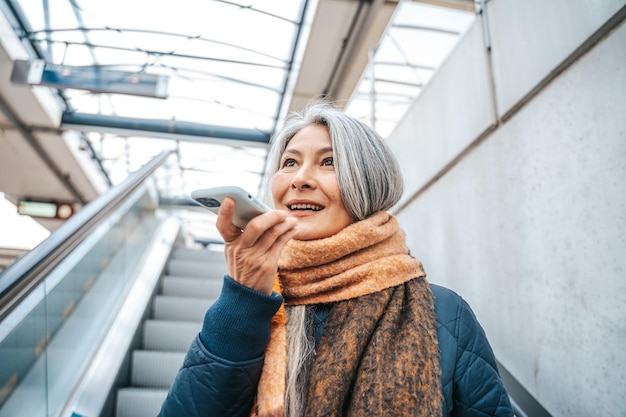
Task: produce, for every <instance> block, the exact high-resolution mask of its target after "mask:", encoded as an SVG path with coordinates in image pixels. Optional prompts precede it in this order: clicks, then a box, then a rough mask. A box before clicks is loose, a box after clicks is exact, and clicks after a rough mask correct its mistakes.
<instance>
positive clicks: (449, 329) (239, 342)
mask: <svg viewBox="0 0 626 417" xmlns="http://www.w3.org/2000/svg"><path fill="white" fill-rule="evenodd" d="M431 289H432V292H433V295H434V297H435V312H436V316H437V337H438V340H439V350H440V363H441V371H442V391H443V397H444V404H443V411H444V416H476V417H484V416H507V417H510V416H513V412H512V409H511V405H510V402H509V397H508V395H507V393H506V391H505V389H504V386H503V385H502V381H501V379H500V376H499V374H498V369H497V365H496V361H495V358H494V355H493V351H492V350H491V347H490V346H489V342H488V341H487V338H486V336H485V333H484V331H483V329H482V328H481V326H480V324H479V323H478V321H477V320H476V317H475V316H474V313H473V312H472V310H471V309H470V307H469V305H468V304H467V303H466V302H465V301H464V300H463V299H462V298H461V297H460V296H458V295H457V294H456V293H454V292H452V291H450V290H448V289H446V288H443V287H440V286H437V285H433V284H431ZM281 302H282V298H281V297H280V296H279V295H278V294H273V295H272V296H267V295H264V294H259V293H256V292H254V291H252V290H250V289H248V288H246V287H243V286H241V285H239V284H237V283H236V282H235V281H233V280H232V279H230V278H229V277H225V279H224V287H223V289H222V294H221V295H220V297H219V298H218V300H217V301H216V302H215V303H214V304H213V305H212V306H211V307H210V308H209V310H208V311H207V314H206V316H205V320H204V324H203V328H202V331H201V332H200V334H199V335H198V336H197V337H196V338H195V340H194V341H193V343H192V344H191V347H190V348H189V351H188V353H187V356H186V358H185V361H184V363H183V366H182V368H181V369H180V370H179V372H178V375H177V376H176V379H175V381H174V384H173V385H172V387H171V388H170V391H169V393H168V395H167V398H166V400H165V402H164V403H163V406H162V409H161V413H160V414H159V417H183V416H184V417H195V416H197V417H200V416H202V417H213V416H216V417H218V416H219V417H230V416H233V417H235V416H237V417H248V416H249V414H250V410H251V408H252V402H253V400H254V396H255V391H256V386H257V383H258V381H259V378H260V375H261V368H262V366H263V350H264V347H265V344H266V343H267V340H268V338H269V320H270V319H271V317H272V316H273V315H274V313H275V312H276V311H277V310H278V307H279V306H280V304H281ZM326 315H327V312H326V313H324V312H323V310H322V314H318V315H317V316H316V324H317V327H318V335H321V332H322V331H323V327H324V320H325V318H326ZM225 358H228V359H225Z"/></svg>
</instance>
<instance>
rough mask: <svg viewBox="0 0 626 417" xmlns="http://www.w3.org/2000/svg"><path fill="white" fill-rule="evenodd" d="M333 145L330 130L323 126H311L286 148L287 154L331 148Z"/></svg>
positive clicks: (296, 136) (304, 129)
mask: <svg viewBox="0 0 626 417" xmlns="http://www.w3.org/2000/svg"><path fill="white" fill-rule="evenodd" d="M331 147H332V143H331V140H330V134H329V133H328V128H327V127H326V126H323V125H318V124H310V125H308V126H305V127H304V128H302V129H301V130H300V131H299V132H298V133H296V134H295V135H294V136H293V137H292V138H291V140H290V141H289V142H288V143H287V146H286V147H285V152H287V151H293V150H305V149H320V148H326V149H328V148H331Z"/></svg>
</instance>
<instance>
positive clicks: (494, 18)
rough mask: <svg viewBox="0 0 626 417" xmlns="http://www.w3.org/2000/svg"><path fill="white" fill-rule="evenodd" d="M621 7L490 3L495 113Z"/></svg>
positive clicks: (615, 2)
mask: <svg viewBox="0 0 626 417" xmlns="http://www.w3.org/2000/svg"><path fill="white" fill-rule="evenodd" d="M624 5H626V1H625V0H601V1H589V0H550V1H545V0H524V1H519V0H496V1H493V2H491V3H489V8H488V21H489V30H490V34H491V39H492V56H493V68H494V78H495V83H496V95H497V100H498V101H497V102H498V111H499V115H500V116H503V115H504V114H506V113H507V112H508V111H509V110H511V108H512V107H513V106H515V105H516V104H518V102H519V101H520V100H522V99H523V98H524V96H526V95H527V94H528V93H529V92H531V90H533V89H534V88H535V87H536V86H537V85H538V84H539V83H540V82H541V80H542V79H544V78H545V77H546V76H548V74H550V72H551V71H553V70H554V69H555V68H556V67H557V66H558V65H559V64H561V62H562V61H563V60H565V58H567V57H568V56H569V55H570V54H571V53H572V52H574V51H575V50H576V48H578V47H579V46H580V45H581V44H582V43H583V42H584V41H585V40H587V39H588V38H589V37H590V36H591V35H592V34H593V33H594V32H595V31H597V30H598V29H599V28H600V27H601V26H602V25H603V24H604V23H605V22H606V21H607V20H608V19H609V18H611V16H613V15H614V14H615V13H616V12H618V11H619V10H620V9H621V8H622V7H624Z"/></svg>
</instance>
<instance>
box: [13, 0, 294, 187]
mask: <svg viewBox="0 0 626 417" xmlns="http://www.w3.org/2000/svg"><path fill="white" fill-rule="evenodd" d="M6 3H7V4H8V5H9V6H10V7H11V8H12V10H13V11H14V13H15V15H16V16H17V17H18V18H19V20H18V21H19V23H20V25H17V27H16V30H17V33H18V35H19V36H21V37H22V39H24V40H26V41H28V42H29V43H30V45H32V47H33V50H34V52H35V54H37V55H38V56H39V58H42V59H44V60H45V62H46V63H49V64H56V65H63V66H71V67H74V66H75V67H92V68H98V69H106V70H117V71H124V72H128V73H130V74H155V75H161V76H164V77H165V78H166V79H167V97H166V98H151V97H142V96H133V95H126V94H108V93H107V94H101V93H95V92H92V91H87V90H83V89H80V90H79V89H71V88H65V89H62V90H61V96H62V98H63V101H64V103H65V105H66V112H68V113H70V114H80V115H83V116H85V115H87V116H88V115H98V116H102V117H104V118H111V117H123V118H139V119H147V120H155V121H170V122H171V123H172V124H173V125H174V124H176V123H178V124H180V123H187V124H192V125H194V126H200V127H205V128H210V129H212V130H211V131H212V132H217V136H218V137H217V138H207V137H198V138H197V140H194V138H191V139H192V140H191V141H190V140H189V138H186V139H182V140H179V139H176V140H172V139H159V138H156V139H155V138H147V137H139V136H135V135H133V132H132V131H126V132H123V133H122V134H120V133H115V134H111V133H107V132H106V131H105V132H102V131H96V132H94V131H89V130H88V129H84V132H83V138H84V139H85V140H87V141H89V145H90V148H91V149H92V151H93V152H94V155H95V156H96V157H97V158H98V159H100V160H101V161H102V167H103V168H104V170H105V171H106V173H107V175H108V176H109V178H110V180H111V182H112V183H113V184H115V183H118V182H120V181H122V180H123V179H124V178H125V177H126V176H127V174H128V173H129V172H132V171H134V170H136V169H138V168H139V167H140V166H141V165H143V164H144V163H145V162H147V161H148V160H149V159H150V157H152V156H154V155H156V154H158V153H159V151H161V150H163V149H173V150H175V151H177V158H176V163H174V164H172V166H171V171H170V172H169V175H165V178H163V179H162V184H161V185H162V186H163V187H165V188H164V189H162V190H161V191H162V193H163V194H164V195H168V196H170V197H185V196H188V195H189V193H190V192H191V190H193V189H195V188H204V187H208V186H211V185H212V183H214V182H215V180H216V179H219V178H224V176H225V175H227V176H228V177H229V180H231V181H232V182H233V183H236V184H237V185H240V186H243V187H244V188H247V189H250V190H251V191H256V190H258V188H259V181H260V173H261V171H262V170H263V167H264V162H265V153H266V150H265V146H263V144H260V146H259V145H256V146H254V144H250V145H251V146H249V145H248V144H246V143H245V142H243V143H239V142H238V143H232V142H227V141H223V140H221V141H220V138H219V133H220V131H221V130H220V129H221V128H222V127H224V128H228V127H233V126H234V127H236V128H237V129H242V130H251V131H256V132H260V133H263V134H265V136H266V137H269V135H270V134H271V133H272V132H273V130H274V129H275V127H276V124H277V119H278V115H279V112H280V110H281V106H282V103H283V95H284V91H285V89H286V84H287V81H288V76H289V73H290V71H291V69H292V63H293V62H292V61H293V57H294V50H295V47H296V43H297V40H298V36H299V33H300V26H301V25H300V22H301V21H302V18H303V13H304V6H305V4H306V2H305V1H304V0H298V1H294V0H265V1H258V0H257V1H254V2H252V4H251V2H250V1H245V2H244V1H236V0H235V1H219V0H209V1H207V0H203V1H199V0H178V1H175V2H174V1H170V0H107V1H106V2H105V1H84V0H43V1H29V0H24V1H19V0H8V1H7V2H6ZM19 26H21V27H19ZM98 120H102V119H98ZM113 120H115V119H113ZM95 130H98V129H95ZM166 134H167V132H163V135H161V136H162V137H165V136H166ZM155 136H158V135H156V134H155ZM171 137H176V135H171ZM241 167H245V168H243V169H242V168H241ZM168 177H169V178H168Z"/></svg>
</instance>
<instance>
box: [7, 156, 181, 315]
mask: <svg viewBox="0 0 626 417" xmlns="http://www.w3.org/2000/svg"><path fill="white" fill-rule="evenodd" d="M172 152H173V151H171V150H169V151H163V152H161V153H160V154H158V155H157V156H155V157H154V158H153V159H152V160H151V161H150V162H148V163H147V164H145V165H144V166H143V167H141V168H140V169H138V170H137V171H135V172H133V173H132V174H131V175H129V176H128V178H126V179H125V180H124V181H123V182H122V183H120V184H118V185H116V186H114V187H112V188H110V189H109V190H108V191H106V192H105V193H104V194H102V195H100V196H99V197H98V198H96V199H95V200H93V201H92V202H90V203H89V204H87V205H86V206H85V207H83V208H82V209H81V210H80V211H78V212H77V213H76V214H75V215H74V216H72V217H71V218H70V219H69V220H67V221H66V222H65V223H63V224H62V225H61V226H60V227H59V228H58V229H56V230H55V231H54V232H53V233H51V234H50V236H49V237H48V238H47V239H46V240H44V241H43V242H41V243H40V244H39V245H38V246H36V247H35V248H34V249H33V250H31V251H29V252H27V253H26V254H24V255H23V256H22V257H20V258H19V259H17V260H16V261H15V262H13V263H12V264H11V265H9V266H8V267H7V268H5V269H4V270H3V271H2V272H0V321H2V320H3V319H4V318H5V317H6V316H7V315H8V314H9V313H10V312H11V311H12V310H13V309H14V308H15V306H17V305H18V304H19V303H20V302H21V301H22V300H23V299H24V298H25V297H26V296H27V295H28V294H29V293H30V292H31V291H32V290H33V289H34V288H35V287H36V285H37V284H39V283H40V282H41V281H42V280H43V279H44V278H45V276H46V275H47V273H48V272H50V271H51V270H52V269H53V268H54V267H55V266H56V265H58V264H59V263H60V262H61V261H62V260H63V258H65V256H67V254H68V253H69V252H70V251H72V250H73V249H74V248H75V247H76V246H78V245H79V244H80V243H81V242H82V241H83V240H84V239H85V238H86V237H87V236H89V234H90V233H91V232H92V231H93V230H94V229H95V227H96V226H98V225H99V224H100V223H101V222H102V221H103V220H104V219H105V218H106V217H107V216H108V214H109V213H111V212H112V210H114V209H115V208H116V207H118V206H119V205H120V204H122V202H124V200H125V199H126V198H127V197H128V196H129V195H130V194H132V193H133V191H135V190H136V189H137V188H138V187H140V186H141V185H142V184H143V183H144V181H145V180H146V179H147V178H148V177H149V176H150V175H152V173H153V172H154V171H155V170H156V169H157V168H159V167H160V166H161V165H162V164H163V163H164V162H165V160H166V159H167V158H168V157H169V156H170V154H171V153H172Z"/></svg>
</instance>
